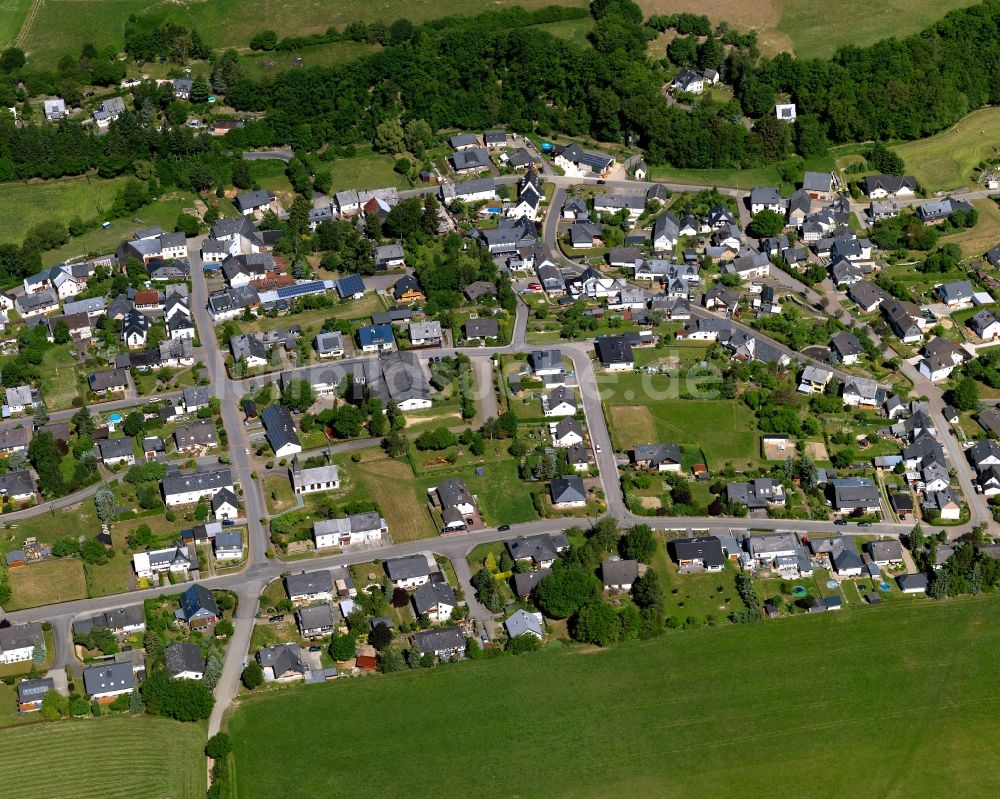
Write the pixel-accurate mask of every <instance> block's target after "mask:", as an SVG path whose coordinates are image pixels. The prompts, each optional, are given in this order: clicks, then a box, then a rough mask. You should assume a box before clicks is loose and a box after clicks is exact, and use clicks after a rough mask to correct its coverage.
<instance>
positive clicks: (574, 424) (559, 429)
mask: <svg viewBox="0 0 1000 799" xmlns="http://www.w3.org/2000/svg"><path fill="white" fill-rule="evenodd" d="M549 433H550V434H551V436H552V446H554V447H558V448H560V449H564V448H566V447H571V446H573V445H574V444H582V443H583V427H582V425H581V424H580V423H579V422H578V421H577V420H576V419H569V418H567V419H563V420H562V421H559V422H552V423H551V424H549Z"/></svg>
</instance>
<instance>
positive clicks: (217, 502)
mask: <svg viewBox="0 0 1000 799" xmlns="http://www.w3.org/2000/svg"><path fill="white" fill-rule="evenodd" d="M212 515H213V516H214V517H215V518H216V519H235V518H236V517H237V516H238V515H239V501H238V500H237V499H236V494H235V493H233V491H231V490H230V489H228V488H222V489H219V490H218V491H216V492H215V495H214V496H213V497H212Z"/></svg>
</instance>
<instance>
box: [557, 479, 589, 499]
mask: <svg viewBox="0 0 1000 799" xmlns="http://www.w3.org/2000/svg"><path fill="white" fill-rule="evenodd" d="M549 490H550V491H551V492H552V502H553V504H558V503H560V502H584V501H586V499H587V490H586V488H584V485H583V480H582V479H581V478H579V477H577V476H575V475H570V476H568V477H557V478H556V479H555V480H553V481H552V482H551V483H550V485H549Z"/></svg>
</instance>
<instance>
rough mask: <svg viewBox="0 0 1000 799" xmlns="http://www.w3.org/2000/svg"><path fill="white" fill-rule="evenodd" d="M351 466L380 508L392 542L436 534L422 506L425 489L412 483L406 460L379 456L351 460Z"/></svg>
mask: <svg viewBox="0 0 1000 799" xmlns="http://www.w3.org/2000/svg"><path fill="white" fill-rule="evenodd" d="M352 469H353V471H354V473H355V474H356V475H357V477H358V479H360V480H361V482H362V483H363V484H364V485H365V487H366V488H367V489H368V493H369V494H370V495H371V498H372V501H373V502H375V504H377V505H378V507H379V510H381V511H382V516H383V517H384V518H385V520H386V522H388V524H389V534H390V535H391V536H392V540H393V542H394V543H397V544H399V543H402V542H403V541H413V540H415V539H418V538H430V537H432V536H434V535H436V534H437V530H435V529H434V524H433V521H432V519H431V516H430V514H429V513H428V512H427V509H426V505H427V493H426V491H422V490H421V489H420V488H418V487H417V486H415V485H414V484H413V472H412V471H411V470H410V467H409V465H408V464H406V463H404V462H402V461H397V460H391V459H389V458H381V459H372V460H368V461H364V462H362V463H359V464H357V465H353V464H352Z"/></svg>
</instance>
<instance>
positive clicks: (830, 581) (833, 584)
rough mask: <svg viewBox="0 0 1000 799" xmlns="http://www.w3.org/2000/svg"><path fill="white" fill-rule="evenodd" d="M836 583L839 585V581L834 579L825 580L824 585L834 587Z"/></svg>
mask: <svg viewBox="0 0 1000 799" xmlns="http://www.w3.org/2000/svg"><path fill="white" fill-rule="evenodd" d="M838 585H839V583H838V582H837V581H836V580H827V581H826V587H827V588H836V587H837V586H838Z"/></svg>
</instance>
